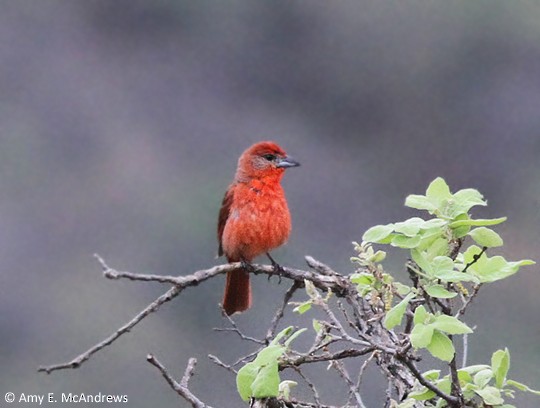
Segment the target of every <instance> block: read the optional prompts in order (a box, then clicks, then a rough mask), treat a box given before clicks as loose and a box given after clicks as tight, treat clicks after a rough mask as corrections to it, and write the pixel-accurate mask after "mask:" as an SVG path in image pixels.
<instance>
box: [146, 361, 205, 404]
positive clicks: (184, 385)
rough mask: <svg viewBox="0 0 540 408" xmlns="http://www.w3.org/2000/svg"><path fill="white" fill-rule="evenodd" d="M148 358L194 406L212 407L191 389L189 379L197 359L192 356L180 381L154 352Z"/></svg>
mask: <svg viewBox="0 0 540 408" xmlns="http://www.w3.org/2000/svg"><path fill="white" fill-rule="evenodd" d="M146 360H147V361H148V362H149V363H150V364H152V365H153V366H154V367H156V368H157V369H158V370H159V371H160V372H161V375H162V376H163V378H165V380H166V381H167V382H168V383H169V385H170V386H171V388H172V389H173V390H175V391H176V393H177V394H178V395H180V396H181V397H182V398H184V399H185V400H186V401H188V402H189V403H190V404H191V406H192V407H193V408H212V407H211V406H210V405H207V404H205V403H204V402H202V401H201V400H200V399H198V398H197V397H196V396H195V395H194V394H193V393H192V392H191V391H190V390H189V387H188V385H189V379H190V378H191V376H192V375H193V370H194V369H195V365H196V364H197V360H196V359H194V358H190V359H189V362H188V365H187V367H186V371H185V372H184V376H183V377H182V380H181V381H180V383H178V382H177V381H176V380H175V379H174V378H172V376H171V375H170V374H169V372H168V371H167V369H166V368H165V367H164V366H163V364H161V363H160V362H159V361H158V360H157V359H156V358H155V357H154V356H153V355H152V354H148V356H146Z"/></svg>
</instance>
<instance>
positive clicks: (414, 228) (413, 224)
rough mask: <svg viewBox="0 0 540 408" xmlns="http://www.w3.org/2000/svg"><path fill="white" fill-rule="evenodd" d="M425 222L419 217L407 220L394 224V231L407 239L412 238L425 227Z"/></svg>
mask: <svg viewBox="0 0 540 408" xmlns="http://www.w3.org/2000/svg"><path fill="white" fill-rule="evenodd" d="M425 223H426V222H425V221H424V220H423V219H422V218H419V217H413V218H409V219H408V220H405V221H402V222H397V223H395V224H394V231H395V232H399V233H401V234H403V235H406V236H408V237H414V236H415V235H417V234H418V232H419V231H420V229H422V228H423V227H424V225H425Z"/></svg>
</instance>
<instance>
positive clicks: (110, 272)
mask: <svg viewBox="0 0 540 408" xmlns="http://www.w3.org/2000/svg"><path fill="white" fill-rule="evenodd" d="M94 256H95V258H96V259H97V261H98V262H99V264H100V265H101V267H102V269H103V275H104V276H105V277H106V278H108V279H115V280H116V279H129V280H133V281H144V282H160V283H169V284H173V285H174V287H172V288H171V289H169V290H168V291H167V292H165V293H164V294H163V295H161V296H160V297H158V298H157V299H156V300H155V301H154V302H152V303H151V304H150V305H148V306H147V307H146V308H145V309H143V310H142V311H141V312H139V313H138V314H137V315H136V316H135V317H134V318H133V319H132V320H130V321H129V322H128V323H126V324H125V325H123V326H122V327H120V328H119V329H118V330H117V331H115V332H114V333H113V334H111V335H110V336H109V337H107V338H106V339H104V340H102V341H101V342H99V343H97V344H96V345H94V346H93V347H91V348H90V349H88V350H87V351H85V352H84V353H82V354H80V355H79V356H77V357H75V358H74V359H73V360H71V361H69V362H66V363H62V364H55V365H51V366H41V367H39V368H38V371H39V372H46V373H47V374H49V373H51V372H53V371H56V370H62V369H75V368H78V367H80V366H81V364H82V363H84V362H85V361H86V360H88V359H89V358H90V357H91V356H92V355H93V354H95V353H96V352H98V351H100V350H101V349H103V348H104V347H106V346H108V345H110V344H112V343H113V342H114V341H115V340H116V339H118V338H119V337H120V336H121V335H122V334H124V333H126V332H128V331H130V330H131V329H132V328H133V327H134V326H135V325H137V324H138V323H139V322H140V321H141V320H142V319H144V318H145V317H146V316H148V315H149V314H150V313H153V312H155V311H156V310H158V309H159V308H160V306H161V305H162V304H163V303H166V302H168V301H170V300H172V299H174V298H175V297H176V296H178V294H179V293H180V292H181V291H182V290H184V289H185V288H187V287H191V286H197V285H199V284H200V283H202V282H204V281H206V280H208V279H210V278H213V277H214V276H217V275H220V274H224V273H226V272H229V271H232V270H234V269H237V268H238V267H240V266H241V263H240V262H235V263H230V264H224V265H217V266H214V267H212V268H209V269H202V270H199V271H196V272H194V273H192V274H191V275H185V276H167V275H152V274H137V273H131V272H122V271H117V270H115V269H113V268H111V267H110V266H108V265H107V263H106V262H105V261H104V260H103V258H102V257H100V256H99V255H97V254H95V255H94ZM253 267H254V269H255V270H254V273H255V274H259V273H264V274H268V275H273V274H278V272H277V271H276V270H275V268H274V267H273V266H272V265H253ZM279 274H280V276H282V277H286V278H289V279H291V280H293V281H295V282H299V283H300V284H303V283H304V280H306V279H307V280H310V281H312V282H313V284H314V285H315V286H317V287H318V288H319V289H322V290H325V291H327V290H332V291H333V292H334V293H336V294H338V295H345V294H346V293H347V291H348V290H349V289H348V287H347V281H346V280H344V279H343V278H342V277H340V276H325V275H321V274H317V273H314V272H312V271H303V270H299V269H293V268H285V267H282V268H281V269H280V271H279Z"/></svg>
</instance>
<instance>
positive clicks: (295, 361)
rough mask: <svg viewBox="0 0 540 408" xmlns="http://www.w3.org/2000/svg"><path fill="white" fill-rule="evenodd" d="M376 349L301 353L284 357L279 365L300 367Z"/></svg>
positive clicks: (282, 367) (364, 353) (282, 366)
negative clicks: (292, 356) (314, 353)
mask: <svg viewBox="0 0 540 408" xmlns="http://www.w3.org/2000/svg"><path fill="white" fill-rule="evenodd" d="M375 350H376V348H375V347H367V348H364V349H345V350H340V351H338V352H335V353H325V354H318V355H314V356H313V355H309V354H306V355H301V356H299V357H295V358H286V359H283V361H282V362H281V363H280V365H279V367H280V369H284V368H288V367H299V366H301V365H302V364H308V363H319V362H324V361H335V360H342V359H345V358H351V357H359V356H364V355H366V354H369V353H371V352H373V351H375Z"/></svg>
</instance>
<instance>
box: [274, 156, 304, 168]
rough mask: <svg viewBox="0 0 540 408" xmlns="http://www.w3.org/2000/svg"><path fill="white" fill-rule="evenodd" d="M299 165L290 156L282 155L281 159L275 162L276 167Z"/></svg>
mask: <svg viewBox="0 0 540 408" xmlns="http://www.w3.org/2000/svg"><path fill="white" fill-rule="evenodd" d="M298 166H300V163H299V162H297V161H296V160H294V159H293V158H292V157H283V158H282V159H279V161H278V162H277V164H276V167H282V168H287V167H298Z"/></svg>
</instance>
